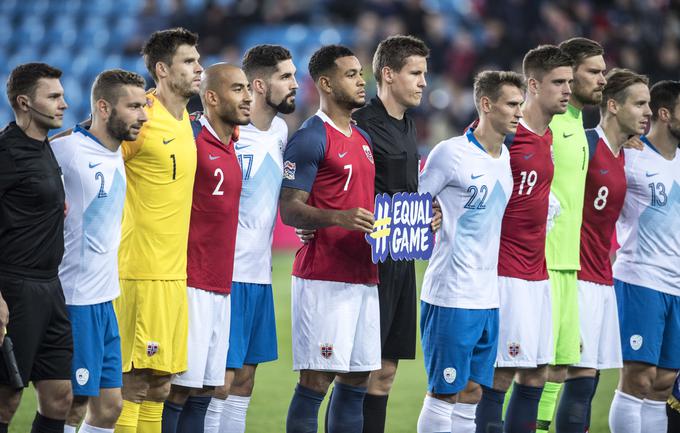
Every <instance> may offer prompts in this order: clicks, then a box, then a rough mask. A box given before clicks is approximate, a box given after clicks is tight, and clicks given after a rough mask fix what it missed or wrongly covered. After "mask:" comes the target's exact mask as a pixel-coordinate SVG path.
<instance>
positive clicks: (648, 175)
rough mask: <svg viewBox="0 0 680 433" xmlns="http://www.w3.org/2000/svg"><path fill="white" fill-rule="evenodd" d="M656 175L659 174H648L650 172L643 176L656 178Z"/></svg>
mask: <svg viewBox="0 0 680 433" xmlns="http://www.w3.org/2000/svg"><path fill="white" fill-rule="evenodd" d="M657 174H659V173H650V172H645V176H647V177H652V176H656V175H657Z"/></svg>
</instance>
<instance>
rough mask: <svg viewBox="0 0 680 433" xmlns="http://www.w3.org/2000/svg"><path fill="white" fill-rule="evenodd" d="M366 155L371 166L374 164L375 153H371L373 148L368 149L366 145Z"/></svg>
mask: <svg viewBox="0 0 680 433" xmlns="http://www.w3.org/2000/svg"><path fill="white" fill-rule="evenodd" d="M363 147H364V153H365V154H366V158H368V160H369V161H371V164H373V152H371V148H370V147H368V145H366V144H364V146H363Z"/></svg>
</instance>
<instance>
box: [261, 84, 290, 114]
mask: <svg viewBox="0 0 680 433" xmlns="http://www.w3.org/2000/svg"><path fill="white" fill-rule="evenodd" d="M296 93H297V92H296V91H295V90H293V91H292V92H290V93H289V94H287V95H286V96H284V97H283V99H282V100H281V102H279V103H278V104H275V103H274V101H272V91H271V89H269V88H268V89H267V93H266V94H265V95H264V100H265V101H266V102H267V105H269V106H270V107H272V108H273V109H274V110H276V112H277V113H281V114H290V113H292V112H293V111H295V99H293V101H292V102H288V99H289V98H290V97H291V96H295V94H296Z"/></svg>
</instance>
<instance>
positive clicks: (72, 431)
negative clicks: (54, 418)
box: [64, 424, 76, 433]
mask: <svg viewBox="0 0 680 433" xmlns="http://www.w3.org/2000/svg"><path fill="white" fill-rule="evenodd" d="M64 433H76V427H75V426H72V425H68V424H64Z"/></svg>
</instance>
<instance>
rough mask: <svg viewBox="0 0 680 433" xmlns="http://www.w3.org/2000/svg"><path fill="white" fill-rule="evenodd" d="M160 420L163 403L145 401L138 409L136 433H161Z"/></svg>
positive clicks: (161, 418)
mask: <svg viewBox="0 0 680 433" xmlns="http://www.w3.org/2000/svg"><path fill="white" fill-rule="evenodd" d="M162 420H163V403H162V402H160V401H146V400H145V401H144V402H142V405H141V406H140V408H139V421H138V422H137V433H161V421H162Z"/></svg>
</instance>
